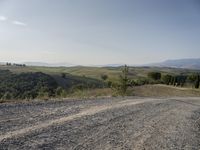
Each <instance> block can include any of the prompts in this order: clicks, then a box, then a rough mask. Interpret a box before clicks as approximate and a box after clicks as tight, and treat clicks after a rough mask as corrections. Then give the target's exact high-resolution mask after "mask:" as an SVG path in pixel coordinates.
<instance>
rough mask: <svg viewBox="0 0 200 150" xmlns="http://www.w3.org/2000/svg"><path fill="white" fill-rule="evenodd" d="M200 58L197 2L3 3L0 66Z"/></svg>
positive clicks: (17, 0)
mask: <svg viewBox="0 0 200 150" xmlns="http://www.w3.org/2000/svg"><path fill="white" fill-rule="evenodd" d="M199 57H200V1H199V0H0V62H2V61H12V62H24V61H37V62H38V61H39V62H49V63H55V62H69V63H72V64H78V65H102V64H113V63H114V64H115V63H126V64H146V63H149V62H158V61H162V60H166V59H176V58H199Z"/></svg>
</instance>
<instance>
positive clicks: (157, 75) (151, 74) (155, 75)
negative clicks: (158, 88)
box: [148, 72, 161, 80]
mask: <svg viewBox="0 0 200 150" xmlns="http://www.w3.org/2000/svg"><path fill="white" fill-rule="evenodd" d="M148 77H149V78H150V79H153V80H160V79H161V73H160V72H149V73H148Z"/></svg>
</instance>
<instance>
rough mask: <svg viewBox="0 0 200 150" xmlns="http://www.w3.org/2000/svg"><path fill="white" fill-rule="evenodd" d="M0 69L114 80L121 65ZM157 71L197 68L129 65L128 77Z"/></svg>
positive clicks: (174, 71) (175, 71)
mask: <svg viewBox="0 0 200 150" xmlns="http://www.w3.org/2000/svg"><path fill="white" fill-rule="evenodd" d="M0 69H4V70H5V69H8V70H10V71H11V72H14V73H21V72H43V73H47V74H54V75H59V74H61V73H69V74H71V75H76V76H86V77H90V78H95V79H101V75H102V74H106V75H108V77H109V79H110V80H115V79H117V78H118V76H119V74H120V73H121V69H122V67H82V66H77V67H35V66H27V67H18V66H0ZM152 71H159V72H161V73H163V74H165V73H170V74H184V75H188V74H191V73H193V72H200V71H199V70H189V69H176V68H158V67H130V68H129V77H130V78H131V79H136V78H140V77H141V78H142V77H146V76H147V74H148V73H149V72H152Z"/></svg>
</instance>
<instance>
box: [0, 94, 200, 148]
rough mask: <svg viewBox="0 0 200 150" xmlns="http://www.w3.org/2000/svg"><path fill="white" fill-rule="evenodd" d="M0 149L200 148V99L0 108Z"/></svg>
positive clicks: (75, 102) (50, 103) (73, 102)
mask: <svg viewBox="0 0 200 150" xmlns="http://www.w3.org/2000/svg"><path fill="white" fill-rule="evenodd" d="M0 149H1V150H4V149H5V150H6V149H11V150H12V149H13V150H32V149H45V150H52V149H59V150H62V149H64V150H65V149H66V150H68V149H69V150H71V149H73V150H82V149H87V150H88V149H89V150H90V149H91V150H102V149H103V150H104V149H127V150H128V149H136V150H137V149H138V150H148V149H149V150H162V149H173V150H174V149H188V150H190V149H191V150H200V98H191V97H188V98H180V97H179V98H168V99H166V98H136V97H135V98H134V97H132V98H113V99H96V100H67V101H48V102H32V103H30V102H29V103H7V104H0Z"/></svg>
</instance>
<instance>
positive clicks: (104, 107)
mask: <svg viewBox="0 0 200 150" xmlns="http://www.w3.org/2000/svg"><path fill="white" fill-rule="evenodd" d="M149 101H155V99H145V100H139V99H138V100H137V101H133V100H125V101H122V102H118V103H115V104H110V105H102V106H93V107H91V108H89V109H88V110H84V111H82V112H80V113H78V114H74V115H71V116H67V117H61V118H58V119H55V120H49V121H45V122H44V123H41V124H38V125H34V126H31V127H27V128H23V129H20V130H16V131H12V132H7V133H5V134H3V135H0V142H1V141H2V140H5V139H9V138H15V137H19V136H23V135H26V134H28V133H31V132H34V131H37V130H40V129H43V128H47V127H49V126H53V125H59V124H62V123H65V122H68V121H72V120H75V119H78V118H81V117H83V116H89V115H94V114H96V113H100V112H102V111H105V110H109V109H114V108H121V107H124V106H129V105H136V104H141V103H145V102H149Z"/></svg>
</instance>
